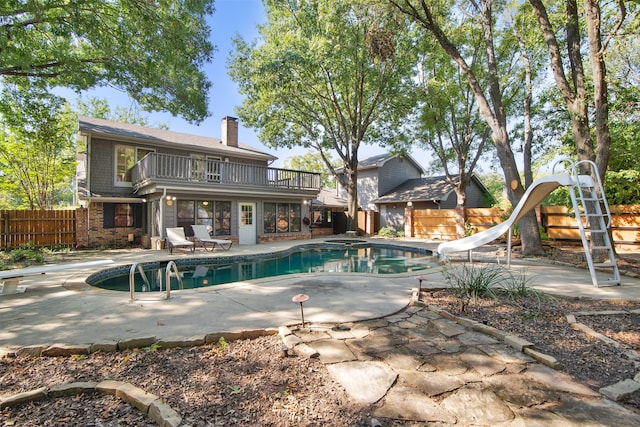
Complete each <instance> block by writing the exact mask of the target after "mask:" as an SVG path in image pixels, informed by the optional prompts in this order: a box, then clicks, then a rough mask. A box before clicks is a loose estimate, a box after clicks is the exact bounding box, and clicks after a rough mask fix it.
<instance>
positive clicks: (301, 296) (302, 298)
mask: <svg viewBox="0 0 640 427" xmlns="http://www.w3.org/2000/svg"><path fill="white" fill-rule="evenodd" d="M308 300H309V295H305V294H298V295H296V296H295V297H293V298H291V301H293V302H297V303H299V304H300V315H301V316H302V328H304V310H303V309H302V303H303V302H305V301H308Z"/></svg>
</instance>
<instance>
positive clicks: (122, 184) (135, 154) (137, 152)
mask: <svg viewBox="0 0 640 427" xmlns="http://www.w3.org/2000/svg"><path fill="white" fill-rule="evenodd" d="M120 148H125V149H127V150H133V158H134V161H133V164H134V165H135V164H136V163H137V162H139V161H140V159H142V157H144V156H146V155H147V154H149V153H155V152H156V149H155V148H146V147H137V146H134V145H127V144H116V145H115V146H114V147H113V158H114V162H113V185H114V186H115V187H131V186H132V185H133V183H132V182H131V181H119V180H118V149H120ZM141 152H144V155H143V156H141V154H142V153H141ZM127 172H128V170H127ZM125 173H126V172H125Z"/></svg>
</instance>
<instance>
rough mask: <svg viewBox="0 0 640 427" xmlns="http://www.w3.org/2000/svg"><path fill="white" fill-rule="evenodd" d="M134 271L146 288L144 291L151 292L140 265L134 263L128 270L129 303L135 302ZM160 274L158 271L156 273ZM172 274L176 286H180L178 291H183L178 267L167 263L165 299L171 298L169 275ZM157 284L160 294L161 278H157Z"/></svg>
mask: <svg viewBox="0 0 640 427" xmlns="http://www.w3.org/2000/svg"><path fill="white" fill-rule="evenodd" d="M136 271H137V272H138V273H140V276H141V277H142V280H143V281H144V284H145V286H146V289H148V290H151V284H150V283H149V279H147V275H146V273H145V272H144V269H143V268H142V265H140V264H138V263H134V264H132V265H131V268H130V269H129V296H130V298H131V301H133V300H135V275H136ZM158 273H160V271H158ZM172 273H173V274H174V275H175V276H176V278H177V279H178V284H179V285H180V289H184V285H183V283H182V278H181V277H180V272H179V271H178V266H177V265H176V263H175V262H174V261H169V262H168V263H167V267H166V268H165V280H164V283H165V288H166V299H169V298H171V274H172ZM158 278H159V280H158V282H159V283H160V292H162V276H159V277H158Z"/></svg>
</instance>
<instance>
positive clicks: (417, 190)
mask: <svg viewBox="0 0 640 427" xmlns="http://www.w3.org/2000/svg"><path fill="white" fill-rule="evenodd" d="M454 190H455V187H454V185H453V184H450V183H449V182H447V179H446V177H445V176H444V175H442V176H433V177H429V178H413V179H408V180H406V181H405V182H403V183H402V184H400V185H399V186H397V187H396V188H394V189H393V190H391V191H390V192H388V193H387V194H385V195H384V196H381V197H378V198H377V199H375V200H373V202H374V203H394V202H407V201H409V200H411V201H413V202H424V201H432V200H438V201H439V200H444V199H446V198H447V197H449V194H450V193H451V192H452V191H454Z"/></svg>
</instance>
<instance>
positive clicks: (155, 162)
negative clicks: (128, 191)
mask: <svg viewBox="0 0 640 427" xmlns="http://www.w3.org/2000/svg"><path fill="white" fill-rule="evenodd" d="M131 179H132V181H133V189H134V191H137V190H138V189H139V188H141V187H142V186H144V185H145V184H146V183H149V182H153V181H154V180H168V181H173V182H185V183H186V182H194V183H195V182H199V183H216V184H226V185H247V186H259V187H271V188H289V189H296V190H319V189H320V174H318V173H315V172H302V171H295V170H290V169H278V168H269V167H266V166H256V165H249V164H243V163H231V162H224V161H222V160H209V159H198V158H193V157H187V156H174V155H171V154H160V153H149V154H147V155H146V156H145V157H144V158H143V159H142V160H140V161H139V162H138V163H136V164H135V165H134V167H133V169H132V170H131Z"/></svg>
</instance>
